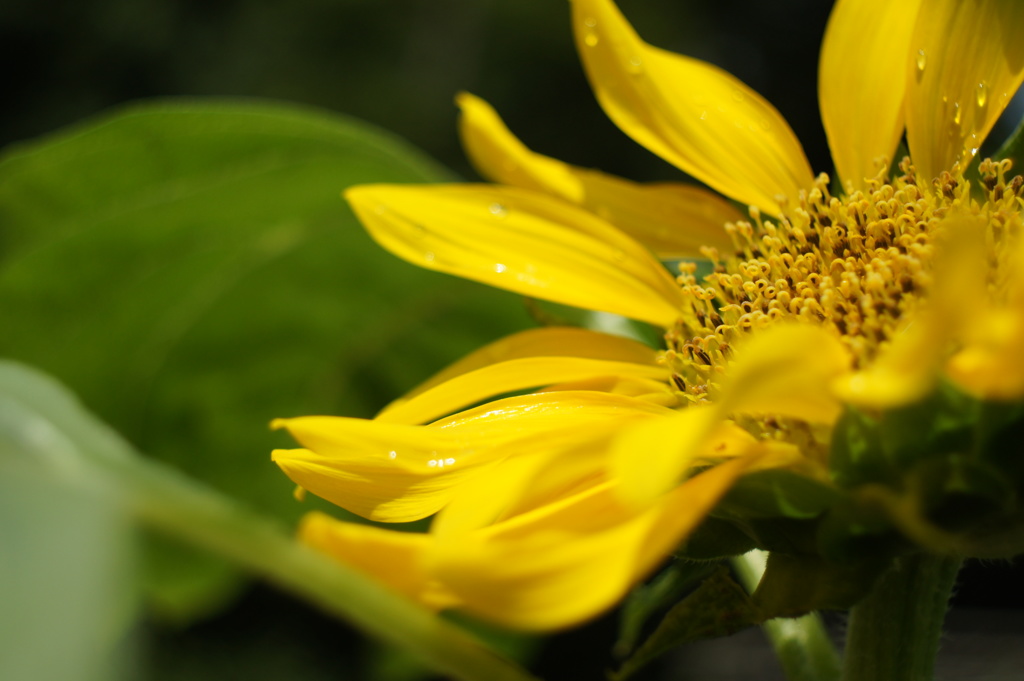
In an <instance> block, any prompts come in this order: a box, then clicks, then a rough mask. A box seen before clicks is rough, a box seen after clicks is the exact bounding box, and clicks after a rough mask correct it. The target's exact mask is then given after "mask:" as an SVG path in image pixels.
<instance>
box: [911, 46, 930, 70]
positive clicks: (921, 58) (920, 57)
mask: <svg viewBox="0 0 1024 681" xmlns="http://www.w3.org/2000/svg"><path fill="white" fill-rule="evenodd" d="M914 61H915V63H916V64H917V71H918V73H921V72H923V71H924V67H925V64H926V63H927V62H928V59H927V57H925V54H924V49H923V48H922V49H920V50H918V51H917V57H916V58H915V59H914Z"/></svg>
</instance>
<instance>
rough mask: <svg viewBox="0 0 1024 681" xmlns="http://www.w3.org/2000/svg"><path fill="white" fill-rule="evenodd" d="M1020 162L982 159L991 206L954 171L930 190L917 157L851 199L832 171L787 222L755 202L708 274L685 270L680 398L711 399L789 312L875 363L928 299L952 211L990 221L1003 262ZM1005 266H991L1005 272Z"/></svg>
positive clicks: (675, 366) (676, 354) (673, 363)
mask: <svg viewBox="0 0 1024 681" xmlns="http://www.w3.org/2000/svg"><path fill="white" fill-rule="evenodd" d="M1010 168H1011V163H1010V161H1008V160H1004V161H1000V162H994V161H990V160H985V161H983V162H982V163H981V164H980V166H979V171H980V173H981V182H980V183H979V184H980V185H981V189H982V190H983V192H984V194H985V196H984V197H983V201H982V202H981V203H979V201H976V200H972V198H971V195H970V183H969V182H967V181H965V180H964V179H963V177H961V176H954V175H952V174H950V173H943V174H942V175H941V176H940V177H938V178H936V179H935V180H934V182H933V183H932V187H930V188H928V190H925V189H923V188H922V187H921V186H920V184H919V181H920V178H918V177H916V173H915V169H914V166H913V165H911V163H910V160H909V159H908V158H904V159H903V161H902V162H901V163H900V164H899V173H897V174H895V175H893V176H890V175H889V173H888V171H887V170H884V171H881V172H879V174H878V175H877V176H876V177H874V178H872V179H871V180H869V181H868V182H867V186H866V187H865V189H863V190H858V191H853V192H849V193H847V194H846V195H844V196H841V197H839V196H834V195H833V194H832V192H831V191H830V189H829V178H828V176H827V175H825V174H822V175H819V176H818V177H817V179H816V180H815V183H814V186H813V187H812V188H811V189H810V190H809V191H805V192H801V194H800V196H799V200H798V202H797V204H796V205H795V206H790V207H785V208H784V212H783V214H782V215H781V216H779V217H778V218H777V219H769V218H767V217H766V216H763V215H761V213H760V212H759V211H758V210H757V209H756V208H751V209H750V217H751V219H750V221H740V222H736V223H730V224H727V225H726V230H727V231H728V233H729V235H730V236H731V238H732V241H733V244H734V247H735V251H734V252H733V253H732V254H729V255H724V254H721V253H719V252H717V251H716V250H715V249H704V253H705V255H706V256H707V257H708V259H709V260H710V261H711V263H712V265H713V271H712V272H711V273H710V274H708V275H706V276H703V277H702V278H700V279H698V276H697V267H696V265H694V264H684V265H683V266H682V267H681V274H680V276H679V282H680V285H681V286H682V289H683V291H684V293H685V294H686V297H687V303H686V305H685V308H684V309H683V311H682V314H681V316H680V318H679V320H678V322H677V323H676V325H675V327H674V328H673V329H671V330H670V331H669V332H668V333H667V334H666V341H667V348H668V350H667V351H666V353H665V361H666V363H667V364H668V366H669V367H670V368H671V369H672V371H673V384H674V388H675V389H676V390H677V391H678V394H679V396H680V397H681V398H683V399H684V400H688V401H690V402H704V401H706V400H708V399H709V398H713V396H714V394H715V392H716V389H717V379H718V378H719V377H720V375H721V374H722V372H723V370H724V368H725V367H726V365H727V364H728V362H729V356H730V352H731V347H732V346H733V345H734V344H735V343H736V342H737V341H738V340H739V339H740V338H741V337H742V336H744V335H745V334H747V333H749V332H750V331H751V330H753V329H761V328H763V327H765V326H768V325H771V324H773V323H776V322H778V321H781V320H802V321H807V322H811V323H814V324H819V325H822V326H824V327H825V328H827V329H830V330H831V331H833V332H834V333H835V334H836V336H837V337H838V338H840V339H841V340H842V342H843V343H844V344H845V345H846V346H847V347H848V348H849V350H850V351H851V355H852V357H853V358H854V363H855V365H857V366H858V367H862V366H865V365H866V364H868V363H870V362H871V360H872V359H873V358H874V357H875V356H876V355H877V354H878V351H879V349H880V348H882V347H883V346H884V345H885V344H886V343H887V342H888V340H889V339H890V338H891V337H892V336H893V334H894V333H896V331H897V330H898V329H899V328H900V325H901V320H904V319H905V318H907V317H908V315H910V314H911V313H912V312H913V311H914V309H915V308H916V307H918V306H919V305H921V304H922V301H924V300H926V298H927V292H928V290H929V288H930V286H931V281H932V261H933V258H934V254H935V240H936V239H935V236H936V234H937V232H938V231H940V230H941V225H942V223H943V219H944V218H945V217H947V216H948V215H950V214H951V213H953V212H956V213H958V214H959V213H964V214H968V215H971V216H974V217H975V218H977V219H979V221H982V220H983V221H984V223H985V225H987V227H986V229H987V232H988V239H989V243H990V244H992V248H991V253H992V256H993V258H994V259H995V260H996V261H997V263H996V264H998V262H999V261H1002V260H1005V255H1003V251H1005V250H1006V249H1005V245H1006V244H1007V243H1008V242H1010V241H1011V240H1010V239H1007V238H1006V237H1007V235H1008V234H1009V233H1010V232H1016V231H1019V225H1020V201H1019V195H1020V192H1021V186H1022V184H1024V180H1022V178H1021V177H1019V176H1017V177H1014V178H1013V179H1010V180H1007V174H1008V172H1009V170H1010ZM1004 270H1005V268H1004V267H998V266H997V267H994V268H993V272H994V273H995V276H996V277H997V278H998V277H1004V276H1005V275H1000V274H999V273H1000V272H1001V271H1004ZM992 284H993V285H994V286H996V287H997V288H998V287H999V285H1000V284H999V282H998V281H993V282H992ZM808 351H813V349H810V348H809V349H808Z"/></svg>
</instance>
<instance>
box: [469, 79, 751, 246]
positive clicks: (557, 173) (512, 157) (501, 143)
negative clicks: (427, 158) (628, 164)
mask: <svg viewBox="0 0 1024 681" xmlns="http://www.w3.org/2000/svg"><path fill="white" fill-rule="evenodd" d="M457 101H458V104H459V107H460V108H461V109H462V119H461V125H460V132H461V135H462V145H463V147H464V148H465V149H466V152H467V154H468V155H469V157H470V160H472V161H473V165H475V166H476V168H477V170H478V171H479V172H480V174H481V175H483V176H484V177H486V178H488V179H490V180H494V181H495V182H500V183H502V184H509V185H513V186H516V187H523V188H525V189H533V190H536V191H540V192H544V193H547V194H551V195H553V196H557V197H559V198H562V199H565V200H566V201H570V202H572V203H575V204H578V205H580V206H583V207H584V208H586V209H587V210H589V211H590V212H592V213H595V214H596V215H598V216H600V217H601V218H604V219H605V220H607V221H608V222H610V223H611V224H613V225H615V226H616V227H618V228H619V229H621V230H622V231H623V232H625V233H627V234H629V235H630V236H632V237H633V238H634V239H636V240H637V241H639V242H640V243H642V244H644V245H645V246H647V247H648V248H650V249H651V250H653V251H654V252H655V253H657V254H658V255H659V257H662V258H669V257H688V256H689V257H697V256H700V248H701V246H711V247H714V248H718V249H720V250H723V251H726V250H731V249H732V243H731V241H730V240H729V237H728V235H727V234H726V232H725V229H724V225H725V223H726V222H736V221H737V220H743V219H744V218H745V216H744V215H743V214H742V213H740V212H739V211H738V210H736V209H735V208H733V207H732V206H731V205H730V204H729V203H728V202H727V201H724V200H722V199H721V198H720V197H718V196H716V195H715V194H712V193H711V192H709V191H707V190H705V189H702V188H700V187H691V186H687V185H683V184H660V185H641V184H637V183H635V182H630V181H628V180H624V179H621V178H618V177H614V176H611V175H606V174H604V173H600V172H597V171H595V170H587V169H585V168H578V167H575V166H571V165H569V164H568V163H563V162H561V161H558V160H556V159H553V158H550V157H548V156H542V155H541V154H537V153H535V152H533V151H531V150H530V149H528V148H527V147H526V146H525V145H524V144H523V143H522V142H520V141H519V140H518V139H517V138H516V137H515V136H514V135H513V134H512V133H511V132H510V131H509V129H508V128H507V127H505V124H504V122H503V121H502V120H501V118H499V117H498V114H497V112H495V111H494V109H493V108H491V106H490V105H489V104H487V102H485V101H483V100H482V99H480V98H478V97H474V96H473V95H471V94H468V93H462V94H460V95H459V97H458V99H457Z"/></svg>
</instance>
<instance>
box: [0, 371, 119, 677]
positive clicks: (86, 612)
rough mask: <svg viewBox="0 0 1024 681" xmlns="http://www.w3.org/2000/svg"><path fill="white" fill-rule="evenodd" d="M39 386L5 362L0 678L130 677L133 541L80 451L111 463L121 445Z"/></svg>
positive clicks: (52, 390)
mask: <svg viewBox="0 0 1024 681" xmlns="http://www.w3.org/2000/svg"><path fill="white" fill-rule="evenodd" d="M34 378H35V377H34V375H32V374H31V372H29V371H28V370H25V369H23V368H21V367H16V366H12V365H10V364H9V363H0V603H2V604H3V606H2V609H0V613H2V614H0V679H33V681H36V680H38V681H107V680H108V679H117V678H126V677H127V676H128V674H126V673H125V672H127V671H128V669H127V666H126V660H125V658H124V656H123V653H127V652H128V648H129V646H128V643H130V641H129V640H128V637H127V636H126V632H128V630H129V629H130V627H131V625H132V624H133V622H134V614H135V595H136V594H135V591H134V589H133V588H132V585H133V584H134V582H133V581H132V577H133V572H134V568H135V560H134V552H133V551H132V542H131V539H132V535H131V532H130V528H129V523H128V522H127V519H126V516H125V514H124V512H123V508H122V505H121V504H120V500H119V499H117V498H116V497H115V496H114V495H111V494H109V493H107V492H108V489H107V488H106V487H105V486H104V485H103V484H102V483H101V481H100V480H99V479H98V478H97V477H96V476H94V475H91V474H90V471H89V467H88V465H87V463H86V461H85V457H86V454H85V453H84V451H83V448H85V449H99V448H102V449H103V450H104V451H103V454H102V456H108V458H109V457H114V458H116V457H118V456H120V455H121V454H122V453H123V450H122V449H121V446H122V445H123V442H121V441H120V440H118V439H117V438H116V436H114V437H108V434H107V433H106V432H104V429H103V428H102V427H94V425H93V424H92V423H89V422H85V421H82V420H79V419H76V418H75V413H76V412H75V410H76V409H77V405H76V404H74V402H73V400H70V399H69V398H68V396H67V394H66V393H64V392H63V391H60V390H58V389H56V386H54V385H53V384H52V383H50V382H48V381H38V380H34ZM42 410H47V411H49V412H51V413H53V414H55V415H56V417H55V419H54V420H53V421H50V420H42V419H39V418H38V414H39V412H40V411H42ZM58 422H59V425H58Z"/></svg>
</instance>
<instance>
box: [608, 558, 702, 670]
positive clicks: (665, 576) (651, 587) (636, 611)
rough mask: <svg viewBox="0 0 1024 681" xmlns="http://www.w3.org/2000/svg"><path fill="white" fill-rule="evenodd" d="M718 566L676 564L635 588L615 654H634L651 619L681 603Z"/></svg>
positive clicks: (625, 608)
mask: <svg viewBox="0 0 1024 681" xmlns="http://www.w3.org/2000/svg"><path fill="white" fill-rule="evenodd" d="M718 567H719V564H718V563H714V562H705V563H698V562H694V561H687V560H677V561H673V562H672V563H670V564H669V565H668V567H666V568H665V569H664V570H662V571H661V572H659V573H658V574H657V575H656V576H655V577H654V578H653V579H651V580H650V581H649V582H647V583H646V584H641V585H640V586H638V587H636V588H635V589H633V591H632V592H631V593H630V594H629V596H628V597H627V598H626V600H625V602H624V603H623V604H622V609H621V611H620V614H619V637H618V640H617V641H616V642H615V647H614V652H615V655H616V656H617V657H620V658H621V657H625V656H626V655H628V654H630V653H631V652H633V649H634V648H636V644H637V641H639V640H640V636H641V635H642V633H643V630H644V627H645V626H646V625H647V623H648V622H649V621H650V620H651V618H652V617H654V616H655V615H656V614H658V613H659V612H665V611H666V610H668V609H669V608H670V607H671V606H672V605H674V604H675V603H678V602H679V601H680V599H682V598H683V597H684V596H685V595H686V594H687V593H688V592H690V591H693V589H694V588H695V587H696V586H697V585H698V584H700V583H701V582H702V580H704V579H706V578H708V577H710V576H711V575H712V574H713V573H714V572H715V570H716V568H718Z"/></svg>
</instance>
